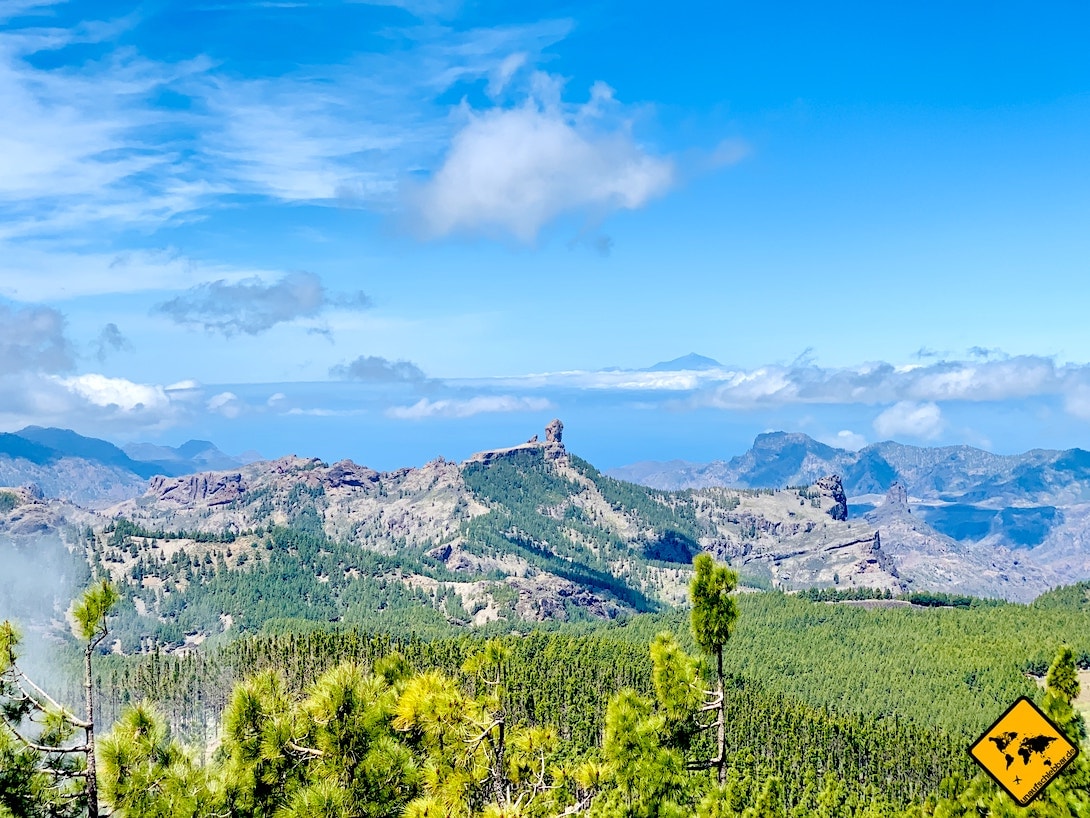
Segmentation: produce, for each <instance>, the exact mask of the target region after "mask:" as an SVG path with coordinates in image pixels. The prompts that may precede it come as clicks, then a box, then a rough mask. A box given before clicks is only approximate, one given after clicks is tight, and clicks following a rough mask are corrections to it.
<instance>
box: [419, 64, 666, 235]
mask: <svg viewBox="0 0 1090 818" xmlns="http://www.w3.org/2000/svg"><path fill="white" fill-rule="evenodd" d="M538 76H539V80H538V82H537V83H536V85H537V88H536V90H535V92H534V93H533V95H531V97H530V98H529V99H527V100H526V102H524V103H523V104H522V105H519V106H517V107H514V108H495V109H492V110H488V111H484V112H480V113H479V112H473V111H468V112H467V114H468V118H469V121H468V123H467V124H466V125H465V127H464V128H463V129H462V130H461V131H460V132H459V133H458V134H457V136H455V137H454V140H453V143H452V144H451V148H450V152H449V153H448V154H447V157H446V161H445V162H444V163H443V166H442V167H441V168H440V169H439V170H438V171H437V172H436V173H435V175H434V176H433V177H432V179H431V180H430V181H429V182H428V183H427V184H425V185H424V186H423V187H422V188H421V189H420V190H419V191H417V193H416V195H415V197H414V203H415V205H416V208H417V211H418V218H419V220H420V226H421V228H422V231H423V233H424V234H425V235H427V236H429V237H441V236H446V235H449V234H451V233H456V232H469V233H485V234H505V233H506V234H511V235H513V236H515V237H516V238H518V239H520V240H522V241H527V242H528V241H532V240H533V239H534V238H535V237H536V236H537V234H538V232H539V231H540V230H541V228H542V227H543V226H544V225H545V224H547V223H548V222H550V221H552V220H553V219H554V218H556V217H557V216H559V215H561V214H564V213H567V212H571V211H578V212H584V213H589V214H592V215H595V216H602V215H605V214H606V213H609V212H612V211H615V210H622V209H626V210H633V209H637V208H640V207H642V206H643V205H645V204H646V203H647V202H648V201H650V200H651V199H653V198H655V197H656V196H659V195H661V194H663V193H664V192H666V190H668V189H669V188H670V187H671V185H672V184H673V182H674V176H675V169H674V164H673V162H672V161H671V160H670V159H667V158H663V157H659V156H655V155H653V154H651V153H649V152H647V151H646V150H644V149H643V148H641V147H640V146H639V145H638V144H637V143H636V142H635V141H634V140H633V138H632V136H631V134H630V133H629V132H628V128H627V126H626V123H623V122H621V123H612V124H610V123H608V122H606V120H608V118H609V117H607V116H605V112H606V111H607V110H611V109H613V108H614V107H615V106H614V105H613V101H612V91H611V89H609V88H608V87H607V86H605V85H604V84H601V83H599V84H596V85H595V86H594V87H593V89H592V91H591V97H590V100H589V101H588V102H587V103H586V104H584V105H579V106H567V105H563V104H562V103H561V102H560V100H559V91H558V90H557V89H556V88H555V86H554V85H553V84H552V81H551V80H550V79H548V78H544V75H538Z"/></svg>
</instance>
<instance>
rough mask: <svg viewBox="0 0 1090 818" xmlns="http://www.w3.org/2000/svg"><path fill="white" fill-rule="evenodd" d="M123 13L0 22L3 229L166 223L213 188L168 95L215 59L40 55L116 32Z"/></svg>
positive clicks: (0, 234)
mask: <svg viewBox="0 0 1090 818" xmlns="http://www.w3.org/2000/svg"><path fill="white" fill-rule="evenodd" d="M126 25H127V24H126V23H125V22H124V21H123V22H121V23H101V22H90V23H83V24H80V25H77V26H74V27H71V28H56V27H52V28H47V27H42V26H40V25H36V24H35V21H31V20H28V21H27V22H26V24H25V25H23V26H18V25H15V26H14V27H9V28H7V29H6V30H0V106H2V108H3V110H4V111H5V112H6V116H7V117H8V121H9V122H12V123H14V125H15V127H8V128H4V129H2V131H0V216H2V217H3V219H2V221H3V228H0V240H3V239H11V238H18V237H22V236H32V235H36V236H41V235H50V236H56V235H58V234H64V233H66V232H68V231H80V230H86V229H87V228H88V227H89V226H92V225H95V224H103V223H113V224H114V225H127V226H136V225H148V224H160V223H162V222H163V221H164V220H167V219H170V218H173V217H174V216H177V215H179V214H182V213H187V212H191V211H193V210H194V209H196V208H197V207H199V206H200V205H201V204H202V203H203V202H206V201H207V200H208V197H209V195H210V194H211V193H213V192H214V191H213V188H212V187H211V186H209V185H208V184H206V183H202V182H201V181H200V177H199V176H198V175H197V174H196V173H195V172H194V168H193V167H192V166H191V165H190V164H189V163H187V162H184V161H181V146H180V145H179V144H178V143H177V137H178V133H177V131H176V129H175V128H172V127H170V126H171V125H172V124H174V125H176V124H177V122H178V118H179V115H178V114H177V113H176V112H172V111H170V110H165V109H163V108H162V107H157V106H156V103H155V97H156V95H157V94H158V93H159V92H160V91H161V90H162V89H163V88H166V87H169V86H171V85H173V84H176V83H178V82H180V81H182V80H183V79H186V78H188V77H190V76H192V75H193V74H197V73H201V72H203V71H205V70H207V68H208V67H209V63H208V62H207V61H205V60H195V61H190V62H185V63H180V64H172V65H167V64H162V63H156V62H154V61H150V60H147V59H144V58H142V57H140V56H139V55H137V54H135V53H133V52H131V51H124V50H120V49H118V50H114V51H112V52H110V53H108V54H107V55H106V56H104V57H102V58H101V59H99V60H97V61H90V62H86V63H84V64H82V65H80V66H65V67H53V68H46V67H41V65H40V63H39V62H37V61H35V60H33V59H32V58H33V57H35V56H37V55H41V54H43V53H47V52H57V51H60V50H61V49H64V48H66V47H68V46H72V45H75V44H104V43H109V42H111V41H112V40H113V39H114V38H116V37H117V35H118V34H119V33H120V32H121V31H122V30H123V29H124V28H125V26H126Z"/></svg>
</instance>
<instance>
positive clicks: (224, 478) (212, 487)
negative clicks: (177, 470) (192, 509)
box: [144, 472, 246, 506]
mask: <svg viewBox="0 0 1090 818" xmlns="http://www.w3.org/2000/svg"><path fill="white" fill-rule="evenodd" d="M245 493H246V482H245V481H244V480H243V479H242V475H241V474H239V473H238V472H234V473H227V474H217V473H215V472H211V473H206V474H191V475H187V476H185V477H163V476H162V475H159V476H156V477H153V478H151V481H150V482H149V483H148V491H147V493H146V494H145V495H144V496H145V498H148V499H151V500H152V501H162V502H167V503H178V504H180V505H189V504H191V503H198V502H200V503H204V504H205V505H209V506H218V505H226V504H227V503H233V502H235V501H236V500H238V499H239V498H240V497H242V495H243V494H245Z"/></svg>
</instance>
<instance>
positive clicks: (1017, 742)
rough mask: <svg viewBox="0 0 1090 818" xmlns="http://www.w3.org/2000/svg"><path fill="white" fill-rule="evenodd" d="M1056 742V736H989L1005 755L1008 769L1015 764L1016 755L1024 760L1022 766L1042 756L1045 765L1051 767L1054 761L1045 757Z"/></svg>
mask: <svg viewBox="0 0 1090 818" xmlns="http://www.w3.org/2000/svg"><path fill="white" fill-rule="evenodd" d="M1055 740H1056V737H1055V736H1020V735H1019V734H1018V733H1014V732H1008V733H1000V734H999V735H998V736H989V737H988V741H990V742H992V743H993V744H994V745H995V747H996V749H997V750H999V752H1001V753H1002V754H1003V758H1004V759H1005V760H1006V762H1007V769H1008V770H1009V769H1010V768H1011V764H1013V763H1014V756H1015V754H1017V755H1018V757H1019V758H1021V759H1022V764H1024V765H1028V764H1029V763H1030V761H1032V760H1033V757H1034V756H1040V757H1041V759H1042V760H1043V761H1044V763H1045V764H1046V765H1047V766H1049V767H1051V766H1052V761H1051V760H1050V759H1049V758H1048V757H1047V756H1046V755H1045V753H1046V752H1048V746H1049V745H1050V744H1052V742H1054V741H1055Z"/></svg>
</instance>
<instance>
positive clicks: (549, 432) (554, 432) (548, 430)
mask: <svg viewBox="0 0 1090 818" xmlns="http://www.w3.org/2000/svg"><path fill="white" fill-rule="evenodd" d="M563 437H564V424H563V423H562V422H561V420H560V418H553V419H552V420H550V421H549V424H548V425H547V426H546V427H545V442H546V443H560V442H561V441H562V439H563Z"/></svg>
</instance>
